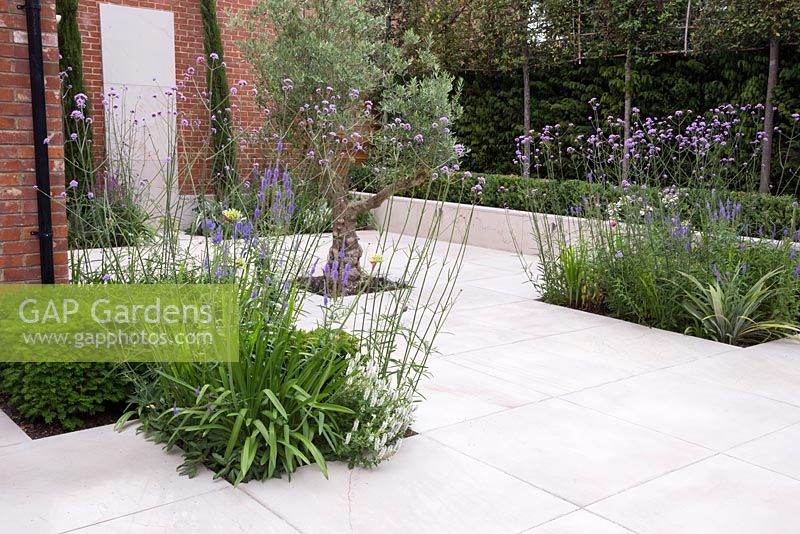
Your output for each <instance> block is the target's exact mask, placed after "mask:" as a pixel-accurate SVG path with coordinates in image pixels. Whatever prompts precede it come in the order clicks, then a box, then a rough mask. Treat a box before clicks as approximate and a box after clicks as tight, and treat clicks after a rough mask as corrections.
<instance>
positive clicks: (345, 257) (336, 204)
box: [324, 161, 364, 295]
mask: <svg viewBox="0 0 800 534" xmlns="http://www.w3.org/2000/svg"><path fill="white" fill-rule="evenodd" d="M349 169H350V165H349V163H348V162H346V161H342V162H341V164H340V165H339V166H338V167H337V168H336V169H335V170H333V171H332V172H333V173H334V176H333V177H332V180H331V183H330V187H329V189H328V193H327V196H328V203H329V204H330V207H331V216H332V219H333V228H332V230H331V231H332V234H333V235H332V242H331V248H330V250H329V251H328V260H327V262H326V264H325V269H324V274H325V277H326V278H327V287H328V292H329V293H331V294H333V295H340V294H343V293H345V294H346V293H347V288H356V287H358V284H359V283H360V282H361V277H362V270H361V256H362V255H363V252H364V251H363V249H362V248H361V245H360V244H359V242H358V233H357V231H356V229H357V228H358V214H359V210H358V209H357V207H356V206H354V205H351V204H350V199H349V196H348V195H349V189H350V184H349V180H348V178H347V177H348V171H349Z"/></svg>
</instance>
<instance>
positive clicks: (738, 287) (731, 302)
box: [680, 265, 800, 345]
mask: <svg viewBox="0 0 800 534" xmlns="http://www.w3.org/2000/svg"><path fill="white" fill-rule="evenodd" d="M743 271H744V269H743V267H742V265H739V266H738V268H737V269H736V270H735V271H734V272H733V274H732V275H731V276H730V277H728V278H725V277H722V276H719V277H718V278H717V279H716V280H715V281H713V282H711V283H709V284H703V283H702V282H700V281H699V280H698V279H697V278H696V277H694V276H692V275H691V274H688V273H684V272H681V273H680V274H681V276H683V277H684V278H685V279H686V280H688V281H689V282H690V284H691V285H690V288H689V289H686V290H685V296H686V300H685V301H684V303H683V306H684V308H685V309H686V311H688V312H689V314H690V315H691V316H692V317H693V318H694V320H695V324H694V325H692V326H690V327H688V328H687V329H686V333H688V334H692V335H696V336H698V337H705V338H708V339H713V340H714V341H719V342H721V343H727V344H729V345H752V344H755V343H760V342H763V341H767V340H769V339H773V338H778V337H785V336H786V335H787V334H798V333H800V328H798V327H797V326H796V325H792V324H789V323H785V322H781V321H776V320H774V318H773V317H771V316H770V315H768V314H767V313H765V310H764V303H765V302H767V301H768V300H769V299H770V298H771V297H773V296H774V294H775V293H776V292H778V291H780V290H781V287H780V286H779V285H776V284H774V281H775V278H776V277H778V276H779V275H780V274H781V270H780V269H775V270H772V271H770V272H768V273H767V274H765V275H764V276H762V277H761V278H759V279H758V280H757V281H756V282H755V283H754V284H752V285H749V284H746V283H745V280H744V277H743V276H742V273H743Z"/></svg>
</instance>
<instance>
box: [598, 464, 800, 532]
mask: <svg viewBox="0 0 800 534" xmlns="http://www.w3.org/2000/svg"><path fill="white" fill-rule="evenodd" d="M798 502H800V481H797V480H794V479H791V478H788V477H785V476H783V475H779V474H776V473H773V472H771V471H767V470H766V469H762V468H760V467H756V466H754V465H751V464H747V463H744V462H741V461H739V460H735V459H733V458H728V457H726V456H716V457H714V458H710V459H708V460H705V461H702V462H699V463H697V464H695V465H692V466H690V467H687V468H685V469H681V470H680V471H676V472H674V473H670V474H668V475H666V476H663V477H661V478H657V479H656V480H653V481H651V482H648V483H647V484H642V485H641V486H639V487H636V488H633V489H630V490H628V491H626V492H623V493H620V494H619V495H616V496H614V497H611V498H610V499H607V500H604V501H602V502H599V503H597V504H595V505H593V506H591V507H590V510H592V511H593V512H596V513H598V514H600V515H602V516H604V517H608V518H609V519H612V520H614V521H616V522H618V523H620V524H622V525H625V526H626V527H628V528H630V529H632V530H634V531H636V532H638V533H639V534H684V533H695V532H696V533H698V534H699V533H702V534H790V533H794V532H799V531H800V506H798V505H797V503H798Z"/></svg>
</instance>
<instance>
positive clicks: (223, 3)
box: [78, 0, 259, 194]
mask: <svg viewBox="0 0 800 534" xmlns="http://www.w3.org/2000/svg"><path fill="white" fill-rule="evenodd" d="M101 3H105V4H115V5H121V6H128V7H138V8H144V9H158V10H162V11H172V12H173V16H174V24H175V70H176V72H175V79H176V80H178V81H179V82H180V81H181V80H182V79H183V78H184V75H185V74H186V72H187V71H188V70H189V69H190V68H194V69H196V70H197V75H196V80H195V81H196V83H197V84H198V86H199V87H200V89H201V90H204V89H205V77H204V73H203V70H202V68H199V67H198V65H197V57H198V56H203V55H204V48H203V22H202V19H201V16H200V6H199V2H198V1H197V0H82V1H81V2H80V3H79V7H78V24H79V27H80V31H81V38H82V49H83V68H84V79H85V81H86V90H87V94H88V96H89V98H90V99H91V100H92V103H93V106H92V114H93V115H94V117H95V119H96V120H95V122H94V126H93V132H94V139H95V157H96V158H98V160H99V159H101V158H102V157H103V118H102V111H103V110H102V106H101V105H100V102H101V100H102V98H103V95H102V93H103V65H102V51H101V36H100V8H99V5H100V4H101ZM254 3H255V0H236V1H232V0H218V6H217V11H218V17H219V23H220V27H221V28H222V39H223V43H224V48H225V49H224V52H223V54H224V58H225V63H226V65H227V69H226V70H227V74H228V83H229V84H231V85H235V84H236V83H237V82H238V81H239V80H240V79H243V80H246V81H248V82H251V81H252V78H253V76H252V73H251V67H250V66H249V65H248V64H247V63H245V62H244V61H242V59H241V55H240V54H239V50H238V48H237V47H236V40H237V39H241V38H245V37H246V36H245V35H244V34H243V33H242V32H241V31H236V30H230V29H228V28H227V27H226V26H227V24H226V23H227V20H228V17H227V15H226V13H225V12H226V10H228V9H234V10H239V9H247V8H249V7H251V6H252V5H253V4H254ZM131 53H135V50H132V51H131ZM190 85H193V84H190ZM251 88H252V85H248V87H247V90H245V91H242V93H241V94H240V95H238V96H237V97H236V98H235V104H236V107H237V109H235V110H234V113H235V115H236V120H237V121H240V122H242V123H243V124H247V125H252V124H256V122H257V121H258V117H259V114H258V111H257V110H256V107H255V103H254V100H253V98H252V93H251V91H250V89H251ZM184 92H185V93H186V95H187V100H186V101H181V102H178V112H179V113H180V114H181V118H184V117H185V118H187V119H188V120H189V121H190V122H191V121H192V120H195V119H198V120H200V122H201V123H202V124H204V125H207V124H208V113H207V112H206V110H205V108H204V107H203V104H202V103H201V102H200V98H202V97H201V96H200V95H199V94H198V93H197V90H196V89H190V90H186V91H184ZM178 140H179V144H178V151H179V154H181V153H184V154H192V155H194V154H202V156H201V157H200V158H198V159H197V163H196V165H195V166H194V167H193V168H192V169H191V172H188V170H187V169H185V168H184V169H181V171H180V174H179V176H180V183H179V187H180V191H181V193H183V194H196V193H198V192H203V191H205V192H210V188H209V187H208V184H209V173H210V169H209V166H210V165H208V162H207V161H205V157H206V156H207V154H208V151H207V150H204V147H205V144H206V142H207V141H208V138H207V136H206V135H204V134H201V133H200V132H197V131H192V130H191V129H185V128H184V129H181V130H180V133H179V136H178ZM179 161H186V158H181V157H180V156H179Z"/></svg>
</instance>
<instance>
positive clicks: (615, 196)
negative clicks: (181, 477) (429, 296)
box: [353, 169, 800, 238]
mask: <svg viewBox="0 0 800 534" xmlns="http://www.w3.org/2000/svg"><path fill="white" fill-rule="evenodd" d="M368 176H369V172H368V171H366V170H364V169H358V170H357V171H356V172H355V175H354V179H353V183H354V184H360V185H361V186H360V187H359V189H361V190H363V191H367V192H374V188H373V187H371V186H370V185H369V178H368ZM479 176H480V177H483V178H484V179H485V182H484V183H483V184H482V185H481V192H480V194H479V195H478V194H476V193H475V192H473V190H472V188H473V187H474V186H475V184H476V183H478V182H477V178H478V177H479ZM683 191H684V192H685V193H687V194H688V195H687V196H686V197H685V198H684V199H683V200H682V201H681V203H680V210H679V212H680V214H681V217H682V219H683V220H687V221H691V222H693V223H694V224H700V222H701V221H702V220H703V219H704V218H707V217H710V216H711V212H714V211H717V210H718V209H719V204H720V202H722V203H723V204H727V203H728V201H730V203H731V204H737V203H738V204H741V210H740V213H741V215H740V216H739V218H738V219H737V221H738V223H739V225H740V226H741V227H742V230H743V231H744V232H745V233H746V234H747V235H750V236H757V237H762V236H763V237H774V238H780V237H782V236H785V235H787V234H794V233H795V232H796V231H797V229H798V225H800V220H798V219H800V210H799V209H798V207H797V199H796V198H795V197H794V196H791V195H764V194H761V193H751V192H742V191H712V190H708V189H688V190H683ZM636 193H637V194H643V195H645V196H646V197H648V198H650V199H652V200H651V201H650V202H651V203H652V205H657V202H658V200H657V197H658V196H659V195H660V194H661V190H659V189H657V188H651V189H648V190H644V191H642V190H637V191H636ZM625 194H626V193H625V192H624V191H622V189H620V188H616V187H612V186H610V185H608V184H599V183H589V182H587V181H585V180H563V181H561V180H546V179H537V178H529V179H525V178H522V177H521V176H514V175H502V174H480V175H479V174H475V175H473V176H472V177H471V178H465V177H464V175H463V174H457V175H454V176H452V177H451V178H449V179H443V178H439V179H437V180H434V181H432V182H430V183H429V184H426V185H425V186H423V187H420V188H417V189H414V190H411V191H408V192H406V193H403V194H401V196H406V197H414V198H436V199H441V200H444V201H446V202H465V201H471V200H472V199H475V201H476V204H478V205H481V206H487V207H494V208H509V209H513V210H521V211H537V212H540V213H551V214H554V215H572V214H574V213H575V209H576V208H579V207H580V208H581V209H583V207H584V206H585V205H586V204H587V202H589V203H591V204H592V205H596V204H599V205H600V206H602V207H605V206H607V205H608V204H611V203H614V202H616V201H617V200H619V199H620V198H621V197H622V196H624V195H625Z"/></svg>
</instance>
